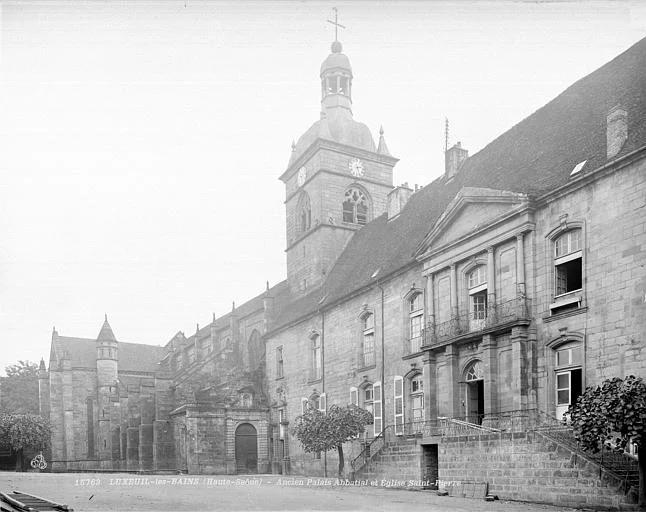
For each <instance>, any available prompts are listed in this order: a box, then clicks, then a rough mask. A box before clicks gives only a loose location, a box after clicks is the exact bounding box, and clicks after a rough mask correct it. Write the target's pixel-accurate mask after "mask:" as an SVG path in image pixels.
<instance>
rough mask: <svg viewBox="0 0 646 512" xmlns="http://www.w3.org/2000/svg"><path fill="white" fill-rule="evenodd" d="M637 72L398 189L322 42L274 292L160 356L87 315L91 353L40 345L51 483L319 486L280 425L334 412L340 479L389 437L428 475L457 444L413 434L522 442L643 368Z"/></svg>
mask: <svg viewBox="0 0 646 512" xmlns="http://www.w3.org/2000/svg"><path fill="white" fill-rule="evenodd" d="M645 70H646V40H642V41H640V42H639V43H637V44H636V45H634V46H633V47H631V48H630V49H628V50H627V51H626V52H624V53H623V54H621V55H619V56H618V57H616V58H615V59H614V60H612V61H611V62H609V63H608V64H606V65H604V66H603V67H601V68H600V69H598V70H596V71H595V72H593V73H592V74H590V75H588V76H586V77H585V78H582V79H581V80H579V81H578V82H576V83H575V84H573V85H572V86H571V87H569V88H568V89H566V90H565V91H564V92H563V93H562V94H560V95H559V96H558V97H556V98H555V99H554V100H552V101H551V102H549V103H548V104H546V105H545V106H543V107H542V108H540V109H539V110H537V111H536V112H535V113H534V114H532V115H530V116H529V117H528V118H526V119H524V120H522V121H521V122H519V123H518V124H517V125H515V126H514V127H512V128H511V129H510V130H508V131H507V132H505V133H504V134H502V135H501V136H500V137H498V138H497V139H495V140H494V141H492V142H491V143H490V144H489V145H487V146H486V147H485V148H484V149H482V150H481V151H479V152H477V153H475V154H473V155H469V153H468V151H467V150H466V149H465V148H463V147H462V146H461V144H460V143H457V144H455V145H454V146H453V147H451V148H449V149H448V150H447V151H446V159H445V164H446V165H445V172H444V174H443V175H442V176H441V177H440V178H438V179H436V180H434V181H433V182H432V183H429V184H428V185H426V186H424V187H421V188H417V187H415V189H411V188H410V187H409V186H408V185H407V184H403V185H400V186H394V181H393V169H394V167H395V165H396V163H397V161H398V159H397V158H395V157H394V156H392V155H391V154H390V151H389V149H388V146H387V144H386V141H385V138H384V132H383V130H380V132H379V136H378V138H377V139H376V143H375V138H373V135H372V133H371V132H370V130H369V128H368V127H367V126H366V125H364V124H362V123H360V122H358V121H356V120H355V119H354V118H353V114H352V104H353V99H354V98H353V73H352V67H351V65H350V61H349V59H348V57H347V56H346V55H345V54H344V53H343V52H342V47H341V43H339V42H338V41H335V42H334V43H333V44H332V52H331V53H330V55H329V56H328V57H327V58H326V59H325V61H324V62H323V64H322V66H321V70H320V88H321V116H320V119H318V120H316V121H315V122H314V123H313V124H312V126H311V127H310V128H309V129H308V130H307V131H306V132H305V133H304V134H303V135H302V136H301V137H300V139H299V140H298V141H297V143H296V144H294V145H293V147H292V153H291V156H290V159H289V163H288V165H287V168H286V169H285V171H284V172H283V174H282V175H281V176H280V179H281V180H282V181H283V182H284V184H285V193H286V199H285V204H286V213H287V215H286V219H287V222H286V258H287V279H286V280H285V281H284V282H281V283H279V284H278V285H276V286H273V287H271V288H270V287H269V285H268V286H267V289H266V290H265V291H264V292H263V293H261V294H260V295H258V296H257V297H255V298H254V299H252V300H250V301H248V302H247V303H245V304H243V305H241V306H239V307H235V306H234V307H233V308H232V311H231V312H230V313H228V314H226V315H224V316H222V317H219V318H216V317H215V315H214V318H213V320H212V321H211V322H210V323H209V324H208V325H207V326H206V327H203V328H199V326H198V328H197V330H196V332H195V333H194V334H193V335H191V336H188V337H187V336H185V335H184V334H183V333H181V332H180V333H177V334H176V335H175V336H174V337H173V338H172V339H171V340H170V341H169V342H168V343H166V344H165V345H164V346H163V347H152V346H146V345H138V344H131V343H122V342H120V341H119V342H118V341H117V340H116V338H115V336H114V334H113V332H112V330H111V328H110V326H109V324H108V321H107V318H106V320H105V322H104V325H103V327H102V328H101V330H100V333H99V335H98V337H97V339H96V340H85V339H78V338H67V337H64V336H60V335H59V334H58V333H57V332H54V333H53V336H52V345H51V347H52V349H51V355H50V362H49V370H47V369H45V367H44V365H43V366H42V367H41V399H42V400H41V404H42V408H43V413H44V414H49V415H50V418H51V421H52V424H53V427H54V434H53V438H52V454H51V456H52V459H53V467H54V469H55V470H71V469H81V468H94V467H96V468H99V467H100V468H104V469H113V468H114V469H133V470H135V469H151V470H153V469H154V470H161V469H180V470H186V471H188V472H190V473H236V472H238V473H249V472H273V473H305V474H316V475H322V474H324V473H325V472H326V468H330V469H331V471H334V469H333V468H335V467H336V460H335V457H336V453H332V452H330V453H328V454H321V455H319V454H316V455H312V454H306V453H304V452H303V450H302V448H301V447H300V445H299V443H298V441H297V440H296V439H295V438H294V437H293V435H292V434H291V426H292V425H293V424H294V421H295V418H296V417H297V416H298V415H299V414H301V413H302V412H303V411H304V410H305V409H306V408H307V407H316V408H319V409H321V410H325V409H326V408H327V407H329V406H330V405H331V404H339V405H345V404H349V403H353V404H356V405H358V406H360V407H363V408H365V409H368V410H370V411H371V412H372V414H373V416H374V423H373V425H371V426H369V427H368V428H367V429H366V433H365V436H364V437H363V438H362V439H358V440H357V441H355V442H353V443H348V446H347V448H346V454H348V457H349V458H351V459H352V462H353V464H352V468H354V469H355V470H356V471H357V472H361V471H364V472H365V471H373V473H374V471H376V470H375V469H374V468H372V469H370V468H371V466H370V463H371V462H375V461H376V459H375V457H376V456H377V455H378V454H379V452H382V453H383V452H384V450H387V449H388V446H389V445H392V444H393V443H394V442H396V441H397V440H401V442H402V443H403V444H404V445H406V446H408V447H409V448H410V447H411V446H412V448H410V450H409V452H407V453H409V454H410V462H409V463H407V464H408V465H407V466H406V467H407V468H408V469H410V474H411V475H416V476H417V478H422V477H424V478H431V477H433V479H437V478H438V476H439V477H442V476H443V475H444V476H449V477H450V476H451V474H450V469H451V468H452V467H454V465H455V462H456V460H459V457H460V455H459V452H455V451H451V450H453V448H452V446H453V445H451V444H450V443H449V442H448V441H447V439H446V436H445V435H439V434H438V431H433V432H432V431H431V430H428V428H427V427H428V426H438V425H440V424H447V422H449V423H451V422H453V423H451V424H452V425H460V426H461V428H463V429H464V430H463V433H464V434H465V435H466V434H474V435H475V434H478V435H489V434H494V433H498V434H499V435H502V434H503V433H504V432H505V431H506V430H505V428H503V427H502V423H501V421H502V418H505V419H506V420H509V421H511V422H513V421H514V419H518V418H521V421H522V422H525V423H522V425H524V427H525V428H524V430H525V431H526V432H527V431H528V430H529V429H530V423H531V425H534V424H535V423H536V419H537V418H553V419H555V420H556V419H557V418H560V417H561V416H562V414H563V412H564V411H565V410H567V407H568V406H569V405H570V404H571V403H573V402H574V401H575V400H576V398H577V397H578V395H579V394H581V392H582V391H583V390H584V389H585V387H586V386H590V385H594V384H597V383H600V382H601V381H603V380H604V379H606V378H609V377H614V376H620V377H623V376H625V375H629V374H633V375H638V376H646V371H645V370H646V365H645V364H644V354H643V350H644V346H645V340H644V332H646V267H645V264H646V122H645V120H646V94H645V91H646V71H645ZM402 121H403V120H402ZM527 418H532V420H531V422H530V423H526V421H528V420H527ZM438 428H439V427H438ZM386 432H387V433H388V436H389V437H388V436H386ZM438 435H439V437H438ZM514 435H515V434H514ZM527 435H529V434H527ZM380 436H381V439H382V440H383V443H382V444H380V445H376V444H372V446H373V453H371V454H369V455H366V446H369V445H370V444H371V442H372V441H373V440H374V439H377V438H380ZM411 439H413V442H412V444H411V442H410V441H411ZM438 439H439V441H438ZM389 440H390V441H389ZM393 440H394V441H393ZM407 443H408V444H407ZM447 443H448V444H447ZM534 446H537V445H536V442H534ZM456 453H457V455H456ZM393 460H394V459H393ZM398 460H399V461H400V462H401V460H403V459H401V457H400V459H398ZM355 462H356V463H355ZM382 462H383V463H382V465H381V466H382V467H381V470H380V471H382V473H383V474H387V473H388V470H387V467H388V464H389V463H388V460H386V458H384V461H382ZM391 462H392V460H391ZM593 462H594V461H592V462H591V463H593ZM452 464H453V466H452ZM373 465H374V464H373ZM390 467H391V468H392V470H393V471H399V470H400V469H398V467H397V463H394V462H392V464H390ZM384 468H386V469H384ZM408 469H407V471H408ZM483 471H485V470H483ZM485 473H486V471H485V472H484V473H482V479H483V481H487V482H490V483H491V482H492V481H493V479H494V477H493V476H492V475H489V473H486V474H485ZM476 476H477V475H476ZM521 487H522V486H521ZM501 489H503V490H502V491H500V490H499V492H498V494H500V495H505V492H506V491H508V492H507V495H509V496H511V497H514V492H516V491H513V490H509V489H508V490H505V489H504V484H501ZM518 492H522V491H518ZM571 494H572V493H571V492H569V491H564V495H571ZM523 496H525V497H526V496H527V494H525V495H523ZM523 496H520V497H521V498H522V497H523ZM516 497H518V496H516ZM612 499H615V498H612ZM541 500H542V501H550V499H548V498H545V499H541ZM552 501H553V500H552ZM577 503H578V502H577ZM583 503H585V498H584V501H583Z"/></svg>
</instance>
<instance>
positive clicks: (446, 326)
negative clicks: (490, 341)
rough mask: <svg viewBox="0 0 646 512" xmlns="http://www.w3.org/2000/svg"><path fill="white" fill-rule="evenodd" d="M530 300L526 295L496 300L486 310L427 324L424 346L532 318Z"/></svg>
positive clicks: (431, 345) (424, 331) (439, 343)
mask: <svg viewBox="0 0 646 512" xmlns="http://www.w3.org/2000/svg"><path fill="white" fill-rule="evenodd" d="M530 310H531V308H530V300H529V299H526V298H525V297H518V298H516V299H512V300H508V301H504V302H494V303H492V304H489V305H488V306H487V309H486V311H481V312H478V313H477V315H474V313H473V312H468V313H462V314H459V315H458V316H457V317H454V318H452V319H451V320H447V321H446V322H439V323H437V322H436V323H432V322H429V323H427V324H426V326H425V327H424V330H423V346H424V348H428V347H433V346H436V345H441V344H442V343H445V342H447V341H449V340H451V339H453V338H457V337H458V336H462V335H465V334H470V333H478V332H482V331H485V330H489V329H495V328H496V327H498V326H501V325H504V324H508V323H511V322H515V321H519V320H529V319H530Z"/></svg>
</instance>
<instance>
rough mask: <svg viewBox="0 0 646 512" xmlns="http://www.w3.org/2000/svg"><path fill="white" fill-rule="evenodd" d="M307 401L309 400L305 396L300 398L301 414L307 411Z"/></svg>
mask: <svg viewBox="0 0 646 512" xmlns="http://www.w3.org/2000/svg"><path fill="white" fill-rule="evenodd" d="M308 403H309V400H308V399H307V398H301V414H305V413H306V412H307V404H308Z"/></svg>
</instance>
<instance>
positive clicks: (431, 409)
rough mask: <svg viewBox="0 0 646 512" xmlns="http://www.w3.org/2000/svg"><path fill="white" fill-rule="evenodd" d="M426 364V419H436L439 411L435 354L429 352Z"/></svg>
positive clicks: (425, 360) (425, 359) (424, 362)
mask: <svg viewBox="0 0 646 512" xmlns="http://www.w3.org/2000/svg"><path fill="white" fill-rule="evenodd" d="M423 365H424V419H425V420H434V419H436V418H437V417H438V411H437V384H436V383H437V361H436V357H435V354H430V353H429V354H427V355H426V356H425V357H424V360H423Z"/></svg>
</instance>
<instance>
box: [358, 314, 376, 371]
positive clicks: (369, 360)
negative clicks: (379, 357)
mask: <svg viewBox="0 0 646 512" xmlns="http://www.w3.org/2000/svg"><path fill="white" fill-rule="evenodd" d="M362 323H363V325H362V327H363V339H362V347H361V349H362V350H361V356H362V361H361V362H362V363H363V366H364V367H365V366H373V365H374V364H375V316H374V315H373V314H372V313H366V314H365V315H364V316H363V318H362Z"/></svg>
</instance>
